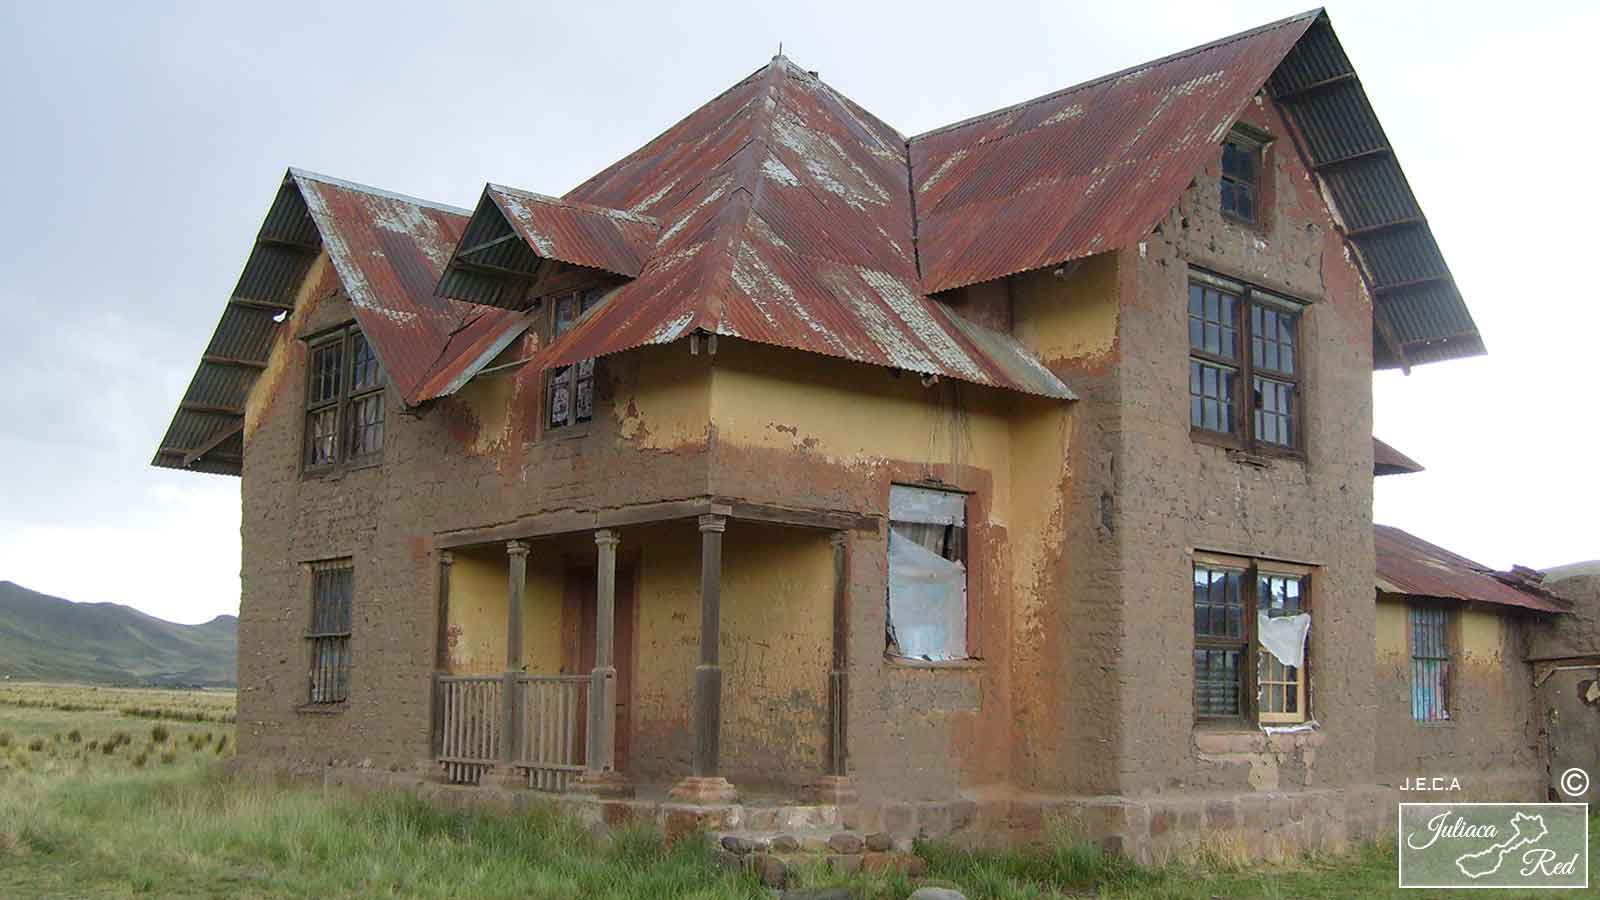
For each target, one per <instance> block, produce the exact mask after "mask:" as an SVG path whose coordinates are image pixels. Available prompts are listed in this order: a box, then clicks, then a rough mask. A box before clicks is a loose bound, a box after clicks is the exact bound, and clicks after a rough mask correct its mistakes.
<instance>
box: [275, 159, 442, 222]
mask: <svg viewBox="0 0 1600 900" xmlns="http://www.w3.org/2000/svg"><path fill="white" fill-rule="evenodd" d="M284 178H286V179H288V178H293V179H295V180H296V181H301V180H304V181H315V182H317V183H319V184H327V185H332V186H333V187H337V188H344V189H345V190H347V191H358V192H360V193H363V194H369V195H371V196H373V197H382V198H384V199H386V200H399V201H401V202H403V203H415V204H416V205H418V206H426V207H428V208H429V209H437V210H443V211H444V212H453V213H460V214H462V215H464V216H470V215H472V210H470V209H463V208H461V207H459V206H451V205H450V204H448V203H440V202H439V201H437V200H424V199H422V198H421V197H413V196H411V195H410V194H402V193H399V192H398V191H386V190H384V189H383V188H377V187H373V186H372V185H370V184H362V183H360V182H358V181H349V180H346V179H344V178H335V177H333V176H332V175H324V174H322V173H321V172H313V171H311V170H310V169H299V168H295V167H294V166H290V167H289V171H288V172H286V173H285V174H284Z"/></svg>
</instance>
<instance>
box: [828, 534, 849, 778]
mask: <svg viewBox="0 0 1600 900" xmlns="http://www.w3.org/2000/svg"><path fill="white" fill-rule="evenodd" d="M830 541H831V543H832V544H833V669H832V671H830V672H829V673H828V774H829V775H835V776H838V777H841V778H842V777H844V776H845V775H846V774H847V773H846V771H845V769H846V765H845V762H846V749H845V748H846V732H847V728H848V722H849V715H848V705H849V704H848V698H849V690H848V683H849V676H848V674H847V672H848V662H849V644H850V573H849V557H848V552H849V546H850V533H849V532H847V531H835V532H834V533H833V534H832V535H831V536H830Z"/></svg>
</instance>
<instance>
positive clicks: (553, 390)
mask: <svg viewBox="0 0 1600 900" xmlns="http://www.w3.org/2000/svg"><path fill="white" fill-rule="evenodd" d="M601 296H602V291H601V290H600V289H599V288H590V289H588V290H585V291H574V292H572V293H569V294H562V295H559V296H557V297H556V298H555V301H554V303H552V304H551V326H550V334H551V336H552V337H551V340H552V342H553V341H554V340H555V339H556V338H559V337H561V336H562V335H564V334H566V333H567V332H569V331H571V330H572V329H573V328H574V327H575V326H576V325H577V324H578V321H579V320H580V319H582V318H583V316H584V315H585V314H586V313H588V312H589V310H591V309H593V308H594V307H595V306H596V305H598V304H599V303H600V297H601ZM595 362H596V361H595V360H592V359H586V360H583V361H582V362H579V363H576V364H574V365H570V366H562V367H561V368H559V369H555V370H553V371H551V373H550V380H549V387H548V389H547V391H546V401H547V402H546V403H545V408H546V410H547V411H548V414H547V415H546V416H545V425H546V426H547V427H549V428H566V427H568V426H571V425H577V424H579V423H580V422H587V421H589V420H590V419H592V418H594V382H595Z"/></svg>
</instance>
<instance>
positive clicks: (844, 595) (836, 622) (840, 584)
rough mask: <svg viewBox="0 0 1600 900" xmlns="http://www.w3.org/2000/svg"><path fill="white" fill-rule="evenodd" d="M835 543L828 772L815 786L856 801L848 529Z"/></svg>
mask: <svg viewBox="0 0 1600 900" xmlns="http://www.w3.org/2000/svg"><path fill="white" fill-rule="evenodd" d="M829 540H830V543H832V545H833V661H832V664H831V667H830V669H829V671H828V735H827V738H828V771H827V774H825V775H823V776H822V777H821V778H819V779H817V781H816V783H815V784H814V785H813V786H812V790H813V792H814V794H815V796H816V800H817V801H818V802H820V803H833V804H848V803H854V802H855V801H856V792H855V787H854V785H852V784H851V782H850V776H849V767H848V757H849V753H848V750H847V746H848V741H847V736H848V723H849V675H848V674H847V673H848V667H849V659H850V646H849V645H850V559H849V541H850V535H849V533H848V532H844V531H835V532H834V533H833V534H832V535H830V536H829Z"/></svg>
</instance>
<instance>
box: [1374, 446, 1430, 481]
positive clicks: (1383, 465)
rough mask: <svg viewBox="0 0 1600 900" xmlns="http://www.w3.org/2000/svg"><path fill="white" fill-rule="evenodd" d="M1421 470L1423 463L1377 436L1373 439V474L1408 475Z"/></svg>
mask: <svg viewBox="0 0 1600 900" xmlns="http://www.w3.org/2000/svg"><path fill="white" fill-rule="evenodd" d="M1421 471H1423V468H1422V464H1421V463H1419V462H1417V461H1416V460H1414V459H1412V458H1411V457H1409V456H1407V455H1405V454H1404V453H1401V452H1400V451H1399V450H1396V449H1395V448H1393V447H1391V446H1389V445H1388V444H1385V443H1384V442H1383V441H1380V440H1378V439H1377V438H1373V439H1372V474H1373V475H1407V474H1410V473H1413V472H1421Z"/></svg>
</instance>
